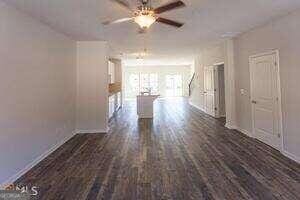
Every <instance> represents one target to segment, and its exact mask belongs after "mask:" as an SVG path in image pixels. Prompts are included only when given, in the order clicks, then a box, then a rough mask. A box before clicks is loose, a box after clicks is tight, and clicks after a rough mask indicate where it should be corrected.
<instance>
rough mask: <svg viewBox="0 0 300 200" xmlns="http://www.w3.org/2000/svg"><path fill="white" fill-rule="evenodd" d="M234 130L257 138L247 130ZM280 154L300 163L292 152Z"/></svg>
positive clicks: (282, 151)
mask: <svg viewBox="0 0 300 200" xmlns="http://www.w3.org/2000/svg"><path fill="white" fill-rule="evenodd" d="M234 129H236V130H238V131H240V132H241V133H243V134H245V135H247V136H249V137H252V138H255V137H254V136H253V134H252V133H250V132H249V131H247V130H245V129H242V128H239V127H235V128H234ZM280 152H281V154H282V155H284V156H286V157H288V158H290V159H292V160H294V161H295V162H297V163H300V158H299V157H298V156H296V155H294V154H292V153H290V152H288V151H286V150H284V149H283V150H281V151H280Z"/></svg>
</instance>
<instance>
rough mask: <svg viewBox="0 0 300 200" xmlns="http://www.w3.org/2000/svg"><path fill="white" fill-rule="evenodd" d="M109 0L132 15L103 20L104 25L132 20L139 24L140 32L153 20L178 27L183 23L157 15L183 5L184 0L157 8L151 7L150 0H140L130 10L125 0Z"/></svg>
mask: <svg viewBox="0 0 300 200" xmlns="http://www.w3.org/2000/svg"><path fill="white" fill-rule="evenodd" d="M111 1H113V2H115V3H117V4H119V5H120V6H122V7H123V8H125V9H127V10H128V11H130V12H131V13H132V17H127V18H122V19H117V20H113V21H105V22H103V23H102V24H104V25H110V24H116V23H122V22H126V21H134V22H135V23H137V24H138V25H139V26H140V28H141V30H140V33H143V32H145V30H146V29H148V28H149V27H150V26H151V25H152V24H153V23H154V22H158V23H163V24H166V25H170V26H173V27H176V28H180V27H181V26H183V23H180V22H177V21H173V20H170V19H166V18H163V17H159V16H158V15H159V14H161V13H163V12H166V11H170V10H173V9H177V8H182V7H185V4H184V2H182V1H173V2H170V3H168V4H166V5H163V6H160V7H158V8H152V6H151V0H140V2H141V5H140V6H138V7H137V9H136V10H132V9H131V7H130V5H129V3H128V2H127V1H126V0H111Z"/></svg>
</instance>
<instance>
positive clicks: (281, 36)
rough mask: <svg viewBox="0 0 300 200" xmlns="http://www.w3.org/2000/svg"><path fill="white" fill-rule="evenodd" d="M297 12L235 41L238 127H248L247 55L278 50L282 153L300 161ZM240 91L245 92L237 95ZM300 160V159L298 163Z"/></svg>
mask: <svg viewBox="0 0 300 200" xmlns="http://www.w3.org/2000/svg"><path fill="white" fill-rule="evenodd" d="M299 44H300V11H297V12H295V13H292V14H290V15H288V16H285V17H283V18H280V19H278V20H276V21H273V22H271V23H269V24H267V25H265V26H263V27H259V28H256V29H253V30H251V31H249V32H247V33H245V34H243V35H241V36H239V37H238V38H236V39H235V42H234V45H235V58H236V59H235V63H236V94H237V96H236V97H237V99H236V100H237V102H236V105H237V125H238V126H239V127H240V128H242V129H244V130H247V131H249V132H251V131H252V125H251V123H252V122H251V104H250V74H249V64H248V59H249V56H250V55H254V54H258V53H263V52H266V51H269V50H271V49H278V50H279V54H280V55H279V57H280V79H281V93H282V111H283V138H284V149H285V150H286V151H288V152H289V153H290V154H293V155H294V156H295V157H297V158H298V159H299V158H300V132H299V130H300V123H299V122H300V93H299V92H298V88H299V80H300V79H299V75H300V45H299ZM240 89H245V90H246V91H247V94H246V95H244V96H243V95H241V94H240ZM299 160H300V159H299Z"/></svg>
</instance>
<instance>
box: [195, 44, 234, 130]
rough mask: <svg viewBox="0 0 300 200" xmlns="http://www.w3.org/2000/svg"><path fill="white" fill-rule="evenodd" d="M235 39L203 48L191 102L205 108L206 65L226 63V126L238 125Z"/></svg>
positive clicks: (197, 60) (196, 62)
mask: <svg viewBox="0 0 300 200" xmlns="http://www.w3.org/2000/svg"><path fill="white" fill-rule="evenodd" d="M233 53H234V50H233V41H232V40H231V39H226V40H224V41H223V42H221V43H220V44H218V45H214V46H211V47H208V48H205V49H202V50H201V51H200V52H199V54H198V56H197V57H196V59H195V64H194V71H195V81H194V87H193V91H192V95H191V97H190V104H192V105H194V106H196V107H197V108H199V109H201V110H203V109H204V103H205V102H204V67H209V66H213V65H215V64H219V63H224V76H225V109H226V127H228V128H235V127H236V111H235V109H236V108H235V81H234V59H233Z"/></svg>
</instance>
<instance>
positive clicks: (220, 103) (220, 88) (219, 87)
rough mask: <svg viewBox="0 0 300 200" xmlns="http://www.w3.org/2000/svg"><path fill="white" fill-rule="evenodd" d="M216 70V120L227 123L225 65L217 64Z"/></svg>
mask: <svg viewBox="0 0 300 200" xmlns="http://www.w3.org/2000/svg"><path fill="white" fill-rule="evenodd" d="M214 68H215V73H214V77H215V85H216V86H215V91H216V94H215V95H216V97H215V99H216V118H221V119H222V121H224V122H225V121H226V106H225V72H224V64H217V65H215V66H214Z"/></svg>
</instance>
